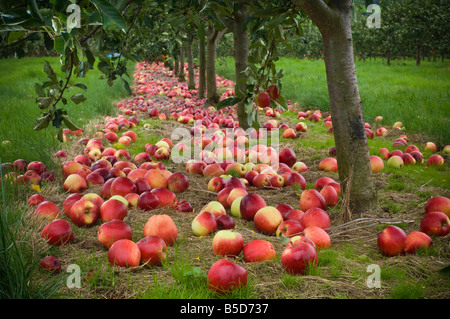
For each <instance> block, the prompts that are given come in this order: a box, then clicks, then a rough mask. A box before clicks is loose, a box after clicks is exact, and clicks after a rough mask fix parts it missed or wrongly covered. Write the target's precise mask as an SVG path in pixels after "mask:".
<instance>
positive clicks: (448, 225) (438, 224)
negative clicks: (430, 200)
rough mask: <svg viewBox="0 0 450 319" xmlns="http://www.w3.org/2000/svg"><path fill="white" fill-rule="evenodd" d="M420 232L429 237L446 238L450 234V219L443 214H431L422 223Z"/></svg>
mask: <svg viewBox="0 0 450 319" xmlns="http://www.w3.org/2000/svg"><path fill="white" fill-rule="evenodd" d="M420 231H421V232H424V233H425V234H427V235H428V236H446V235H447V234H448V233H449V232H450V218H449V217H448V216H447V215H446V214H444V213H443V212H429V213H427V214H425V216H424V217H423V218H422V220H421V222H420Z"/></svg>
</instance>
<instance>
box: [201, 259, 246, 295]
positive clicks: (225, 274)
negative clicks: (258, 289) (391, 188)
mask: <svg viewBox="0 0 450 319" xmlns="http://www.w3.org/2000/svg"><path fill="white" fill-rule="evenodd" d="M247 277H248V273H247V270H246V269H245V268H244V267H242V266H240V265H238V264H236V263H233V262H232V261H230V260H228V259H220V260H218V261H216V262H215V263H214V264H213V265H212V266H211V268H210V269H209V271H208V275H207V285H208V288H209V289H211V290H212V291H214V292H216V293H218V294H221V295H224V294H228V293H230V292H232V291H233V290H238V289H241V288H242V287H244V286H245V285H247Z"/></svg>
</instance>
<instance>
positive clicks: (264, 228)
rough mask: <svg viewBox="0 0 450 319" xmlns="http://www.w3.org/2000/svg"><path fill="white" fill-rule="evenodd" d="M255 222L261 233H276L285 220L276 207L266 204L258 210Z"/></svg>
mask: <svg viewBox="0 0 450 319" xmlns="http://www.w3.org/2000/svg"><path fill="white" fill-rule="evenodd" d="M253 222H254V224H255V227H256V229H258V230H259V231H260V232H261V233H263V234H265V235H275V233H276V231H277V228H278V226H279V225H280V224H281V223H282V222H283V216H282V215H281V213H280V211H279V210H278V209H276V208H275V207H273V206H265V207H262V208H261V209H259V210H258V211H257V212H256V214H255V216H254V217H253Z"/></svg>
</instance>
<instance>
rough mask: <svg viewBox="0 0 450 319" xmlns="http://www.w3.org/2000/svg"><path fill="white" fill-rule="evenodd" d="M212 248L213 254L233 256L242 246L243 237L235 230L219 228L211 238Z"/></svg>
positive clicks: (238, 252) (239, 251)
mask: <svg viewBox="0 0 450 319" xmlns="http://www.w3.org/2000/svg"><path fill="white" fill-rule="evenodd" d="M212 248H213V252H214V254H215V255H219V256H223V257H235V256H237V255H239V254H240V253H241V251H242V249H243V248H244V237H242V235H241V234H240V233H238V232H236V231H233V230H229V229H225V230H219V231H218V232H217V233H216V234H215V235H214V238H213V241H212Z"/></svg>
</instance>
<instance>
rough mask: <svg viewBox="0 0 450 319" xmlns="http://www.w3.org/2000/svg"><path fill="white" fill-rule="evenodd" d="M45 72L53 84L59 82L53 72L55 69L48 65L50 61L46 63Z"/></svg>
mask: <svg viewBox="0 0 450 319" xmlns="http://www.w3.org/2000/svg"><path fill="white" fill-rule="evenodd" d="M44 72H45V74H47V77H48V78H49V79H50V80H51V81H52V82H57V79H56V73H55V71H53V69H52V67H51V66H50V63H48V61H45V63H44Z"/></svg>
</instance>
